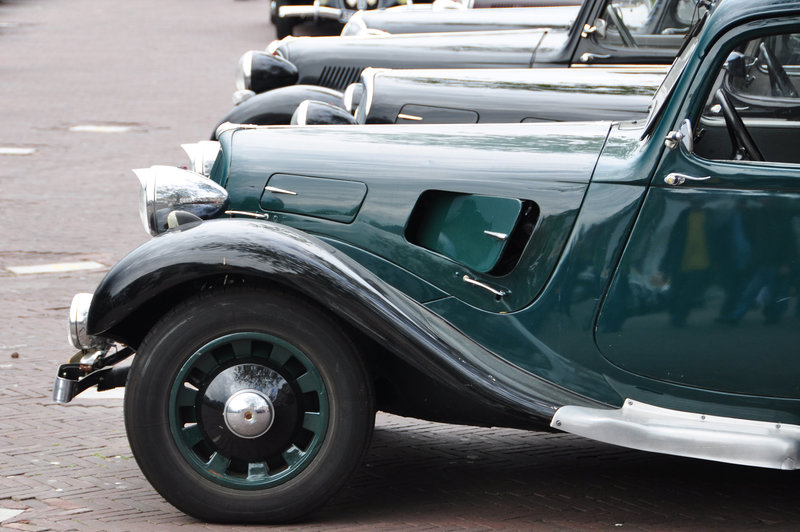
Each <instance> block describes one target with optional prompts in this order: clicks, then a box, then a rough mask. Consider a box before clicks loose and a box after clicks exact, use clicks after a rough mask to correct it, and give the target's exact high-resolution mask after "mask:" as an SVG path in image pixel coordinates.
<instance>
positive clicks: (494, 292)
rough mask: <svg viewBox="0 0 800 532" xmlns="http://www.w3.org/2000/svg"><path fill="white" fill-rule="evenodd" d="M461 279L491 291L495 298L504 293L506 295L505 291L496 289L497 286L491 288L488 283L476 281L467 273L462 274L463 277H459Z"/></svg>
mask: <svg viewBox="0 0 800 532" xmlns="http://www.w3.org/2000/svg"><path fill="white" fill-rule="evenodd" d="M461 280H463V281H464V282H465V283H468V284H471V285H473V286H477V287H479V288H483V289H484V290H488V291H489V292H491V293H492V294H494V296H495V297H496V298H497V299H500V298H501V297H503V296H504V295H506V292H505V291H503V290H498V289H497V288H493V287H491V286H489V285H488V284H486V283H482V282H480V281H478V280H477V279H473V278H472V277H470V276H469V275H464V277H462V278H461Z"/></svg>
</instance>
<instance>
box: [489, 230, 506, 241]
mask: <svg viewBox="0 0 800 532" xmlns="http://www.w3.org/2000/svg"><path fill="white" fill-rule="evenodd" d="M483 234H484V235H489V236H490V237H492V238H496V239H497V240H506V239H508V235H507V234H505V233H498V232H497V231H484V232H483Z"/></svg>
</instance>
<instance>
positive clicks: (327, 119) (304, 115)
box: [291, 100, 356, 126]
mask: <svg viewBox="0 0 800 532" xmlns="http://www.w3.org/2000/svg"><path fill="white" fill-rule="evenodd" d="M291 123H292V125H293V126H313V125H322V124H325V125H328V124H355V123H356V119H355V118H353V115H351V114H350V113H348V112H347V111H345V110H344V109H342V108H341V107H336V106H335V105H331V104H329V103H325V102H318V101H315V100H303V101H302V102H300V105H298V106H297V109H295V111H294V114H292V121H291Z"/></svg>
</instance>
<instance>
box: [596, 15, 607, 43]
mask: <svg viewBox="0 0 800 532" xmlns="http://www.w3.org/2000/svg"><path fill="white" fill-rule="evenodd" d="M594 27H595V30H594V32H595V33H596V34H597V36H598V37H599V38H601V39H605V38H606V30H607V29H608V23H607V22H606V20H605V19H602V18H598V19H597V20H595V21H594Z"/></svg>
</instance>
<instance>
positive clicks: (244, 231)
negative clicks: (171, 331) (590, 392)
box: [87, 220, 597, 421]
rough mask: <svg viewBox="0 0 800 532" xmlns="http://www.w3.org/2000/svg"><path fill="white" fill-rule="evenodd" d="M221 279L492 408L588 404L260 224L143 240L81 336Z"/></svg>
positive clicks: (334, 254) (343, 260) (307, 243)
mask: <svg viewBox="0 0 800 532" xmlns="http://www.w3.org/2000/svg"><path fill="white" fill-rule="evenodd" d="M225 274H228V275H243V276H247V277H248V278H260V279H263V280H265V281H269V282H274V283H278V284H280V285H283V286H284V287H287V288H288V289H291V290H295V291H297V292H299V293H302V294H304V295H305V296H307V297H309V298H311V299H313V300H315V301H317V302H318V303H319V304H320V305H321V306H322V307H324V308H326V309H328V311H329V312H331V313H333V314H335V315H336V316H337V317H339V318H340V319H342V320H344V321H346V322H348V323H349V324H350V325H352V326H353V327H355V328H357V329H358V330H360V331H362V332H363V333H364V334H366V335H368V336H369V337H371V338H372V339H373V340H374V341H376V342H378V343H379V344H380V345H382V346H384V347H385V348H386V349H388V350H389V351H391V352H393V353H394V354H396V355H397V356H398V357H399V358H401V359H402V360H404V361H405V362H407V363H409V364H411V365H412V366H414V367H415V368H417V369H419V370H421V371H423V372H424V373H426V374H427V375H429V376H430V377H431V378H433V379H435V380H436V381H437V382H439V383H441V385H442V386H447V387H449V388H451V389H454V390H459V391H461V392H463V393H466V394H467V395H470V396H472V397H473V398H475V399H477V400H479V401H480V402H481V403H483V404H485V405H487V406H490V407H492V408H500V409H502V410H503V411H506V412H508V413H511V414H515V415H522V416H524V417H525V418H527V419H529V420H531V421H537V420H540V421H549V420H550V419H551V418H552V416H553V414H554V412H555V410H556V409H557V408H559V407H560V406H562V405H565V404H584V405H586V404H593V405H594V406H597V404H596V403H593V402H591V401H589V400H587V399H585V398H583V397H580V396H575V395H574V394H572V393H571V392H568V391H565V390H564V389H562V388H560V387H558V386H555V385H553V384H551V383H549V382H547V381H544V380H542V379H540V378H538V377H536V376H534V375H532V374H530V373H527V372H525V371H523V370H520V369H519V368H517V367H515V366H513V365H511V364H509V363H507V362H505V361H504V360H503V359H501V358H500V357H498V356H496V355H495V354H493V353H491V352H489V351H488V350H486V349H484V348H483V347H481V346H480V345H478V344H477V343H475V342H473V341H472V340H470V339H469V338H468V337H466V336H465V335H464V334H463V333H461V332H460V331H459V330H457V329H456V328H454V327H453V326H452V325H450V324H449V323H447V322H445V321H444V320H443V319H442V318H440V317H439V316H438V315H436V314H435V313H433V312H431V311H430V310H428V309H426V308H425V307H423V306H422V305H420V304H418V303H416V302H415V301H413V300H412V299H410V298H409V297H407V296H405V295H404V294H402V293H401V292H399V291H397V290H396V289H394V288H392V287H391V286H389V285H388V284H387V283H385V282H383V281H382V280H381V279H379V278H378V277H376V276H375V275H373V274H372V273H371V272H370V271H369V270H367V269H366V268H364V267H363V266H361V265H360V264H359V263H357V262H355V261H354V260H352V259H350V258H349V257H347V256H345V255H344V254H342V253H341V252H339V251H337V250H335V249H334V248H332V247H331V246H329V245H327V244H325V243H323V242H321V241H320V240H318V239H317V238H315V237H313V236H310V235H308V234H305V233H303V232H301V231H298V230H295V229H292V228H290V227H286V226H281V225H277V224H272V223H269V222H262V221H254V220H215V221H210V222H204V223H202V224H199V225H197V226H195V227H192V228H190V229H187V230H183V231H171V232H168V233H165V234H163V235H161V236H159V237H156V238H154V239H152V240H150V241H148V242H146V243H145V244H143V245H142V246H140V247H139V248H137V249H136V250H134V251H133V252H131V253H130V254H129V255H127V256H126V257H125V258H123V259H122V260H121V261H120V262H119V263H118V264H117V265H115V266H114V267H113V268H112V269H111V271H110V272H109V273H108V275H107V276H106V277H105V279H103V281H102V282H101V284H100V286H99V287H98V288H97V290H96V292H95V294H94V299H93V302H92V307H91V309H90V311H89V320H88V324H87V330H88V331H89V333H90V334H94V335H102V334H103V333H104V332H107V331H109V330H110V329H112V328H114V327H117V326H120V325H122V324H123V322H124V321H125V320H126V319H127V318H128V317H129V316H131V315H132V314H134V313H135V312H136V311H137V309H139V308H141V307H143V306H145V305H146V304H147V303H148V301H150V300H151V299H153V298H156V297H158V296H159V295H160V294H163V293H165V292H167V291H169V290H170V289H171V288H174V287H176V286H177V285H179V284H182V283H186V282H187V281H192V280H199V279H202V278H208V277H209V276H220V275H225ZM159 310H166V309H159Z"/></svg>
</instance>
